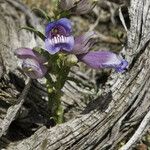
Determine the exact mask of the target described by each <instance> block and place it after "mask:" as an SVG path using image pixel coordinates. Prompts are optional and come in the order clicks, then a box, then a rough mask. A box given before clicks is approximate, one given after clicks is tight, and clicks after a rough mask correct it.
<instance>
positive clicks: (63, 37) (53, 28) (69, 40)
mask: <svg viewBox="0 0 150 150" xmlns="http://www.w3.org/2000/svg"><path fill="white" fill-rule="evenodd" d="M71 32H72V27H71V22H70V20H69V19H67V18H62V19H59V20H57V21H53V22H50V23H48V24H47V26H46V40H45V47H46V50H47V51H48V52H49V53H50V54H55V53H57V52H58V51H60V50H64V51H67V52H70V51H71V50H72V48H73V46H74V37H73V36H72V34H71Z"/></svg>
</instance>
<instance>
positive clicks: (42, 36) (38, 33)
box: [19, 27, 46, 41]
mask: <svg viewBox="0 0 150 150" xmlns="http://www.w3.org/2000/svg"><path fill="white" fill-rule="evenodd" d="M22 29H25V30H28V31H31V32H33V33H35V34H36V35H38V36H39V37H40V38H41V39H42V40H43V41H44V40H45V38H46V37H45V35H44V34H43V33H41V32H40V31H38V30H36V29H34V28H32V27H21V28H20V29H19V31H20V30H22Z"/></svg>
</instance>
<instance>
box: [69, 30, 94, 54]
mask: <svg viewBox="0 0 150 150" xmlns="http://www.w3.org/2000/svg"><path fill="white" fill-rule="evenodd" d="M94 35H95V32H93V31H90V32H86V33H85V34H83V35H80V36H77V37H75V44H74V47H73V50H72V51H71V53H73V54H83V53H87V52H88V51H89V49H90V48H91V47H92V46H93V44H94V41H92V38H93V37H94Z"/></svg>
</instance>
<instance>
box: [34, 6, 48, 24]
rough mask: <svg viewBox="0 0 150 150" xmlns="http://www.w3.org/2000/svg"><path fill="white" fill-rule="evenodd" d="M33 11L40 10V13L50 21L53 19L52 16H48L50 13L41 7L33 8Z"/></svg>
mask: <svg viewBox="0 0 150 150" xmlns="http://www.w3.org/2000/svg"><path fill="white" fill-rule="evenodd" d="M32 11H37V12H39V13H40V15H41V16H43V17H44V18H45V19H46V20H47V21H48V22H49V21H51V18H50V17H49V16H48V14H47V13H46V12H45V11H44V10H42V9H39V8H33V9H32Z"/></svg>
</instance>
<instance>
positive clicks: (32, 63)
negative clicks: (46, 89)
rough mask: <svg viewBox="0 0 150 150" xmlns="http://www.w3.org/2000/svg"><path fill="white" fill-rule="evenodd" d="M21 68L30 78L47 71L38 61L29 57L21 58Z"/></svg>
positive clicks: (41, 75) (39, 76) (40, 75)
mask: <svg viewBox="0 0 150 150" xmlns="http://www.w3.org/2000/svg"><path fill="white" fill-rule="evenodd" d="M22 69H23V70H24V72H25V73H26V75H27V76H29V77H30V78H32V79H37V78H42V77H44V75H45V74H46V72H47V68H46V67H45V66H44V65H43V64H39V62H37V61H36V60H35V59H31V58H27V59H24V60H23V63H22Z"/></svg>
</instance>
